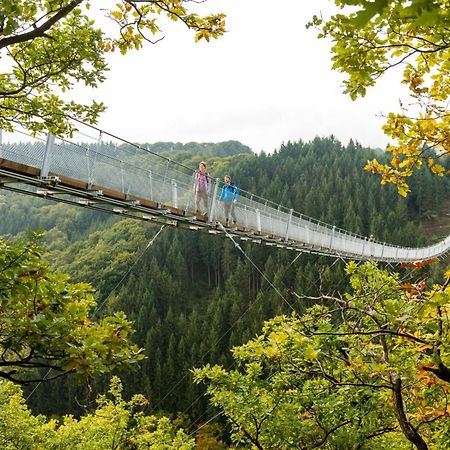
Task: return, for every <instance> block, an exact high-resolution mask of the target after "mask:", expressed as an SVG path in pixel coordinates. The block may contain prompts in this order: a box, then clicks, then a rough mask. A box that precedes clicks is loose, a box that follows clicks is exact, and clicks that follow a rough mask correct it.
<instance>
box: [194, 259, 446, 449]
mask: <svg viewBox="0 0 450 450" xmlns="http://www.w3.org/2000/svg"><path fill="white" fill-rule="evenodd" d="M347 272H348V273H349V274H350V282H351V286H352V292H350V293H348V294H345V295H344V296H341V297H328V296H321V297H318V298H314V299H312V298H309V301H311V300H313V301H314V302H317V304H315V305H314V306H312V307H311V308H310V309H309V310H308V311H307V312H306V313H305V314H304V315H302V316H297V315H295V314H294V315H292V316H290V317H286V316H279V317H276V318H274V319H272V320H270V321H268V322H266V323H265V325H264V328H263V333H262V335H260V336H258V337H257V338H255V339H253V340H251V341H249V342H248V343H247V344H245V345H243V346H241V347H236V348H235V349H234V350H233V353H234V358H235V360H236V364H237V369H235V370H231V371H226V370H225V369H223V368H222V367H220V366H213V367H211V366H206V367H204V368H202V369H199V370H196V371H195V379H196V380H197V382H200V381H206V382H207V385H208V388H207V389H208V394H209V395H210V396H211V401H212V403H213V404H214V405H215V406H218V407H220V408H221V409H222V411H223V413H224V415H225V416H226V418H227V419H228V421H229V423H230V425H231V427H232V430H233V436H232V437H233V439H234V441H235V442H238V443H240V444H242V445H244V446H249V447H250V446H252V445H253V446H255V447H256V448H258V449H269V448H279V449H290V448H302V449H313V448H326V449H342V448H355V449H356V448H366V449H392V448H395V449H405V450H406V449H409V448H411V445H414V446H415V447H416V448H418V449H422V450H425V449H428V448H448V447H449V445H450V441H449V420H448V419H449V415H450V407H449V393H450V386H449V382H450V368H449V367H450V339H449V334H448V328H449V325H450V324H449V321H448V313H449V310H450V287H449V286H448V284H449V283H448V277H450V272H448V273H447V274H446V275H447V282H446V283H445V284H444V285H442V286H434V287H432V288H429V289H428V288H427V287H426V282H424V281H421V282H419V283H416V284H412V283H404V282H401V281H400V279H399V276H398V275H397V274H389V273H388V272H387V271H385V270H381V269H378V268H377V267H376V266H375V265H374V264H373V263H365V264H363V265H361V266H359V267H358V266H357V265H356V264H355V263H350V264H349V265H348V266H347Z"/></svg>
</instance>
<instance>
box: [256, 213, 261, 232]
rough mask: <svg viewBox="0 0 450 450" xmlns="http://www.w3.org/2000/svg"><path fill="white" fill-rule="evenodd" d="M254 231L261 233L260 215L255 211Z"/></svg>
mask: <svg viewBox="0 0 450 450" xmlns="http://www.w3.org/2000/svg"><path fill="white" fill-rule="evenodd" d="M256 229H257V230H258V231H259V232H260V233H261V213H260V212H259V209H257V210H256Z"/></svg>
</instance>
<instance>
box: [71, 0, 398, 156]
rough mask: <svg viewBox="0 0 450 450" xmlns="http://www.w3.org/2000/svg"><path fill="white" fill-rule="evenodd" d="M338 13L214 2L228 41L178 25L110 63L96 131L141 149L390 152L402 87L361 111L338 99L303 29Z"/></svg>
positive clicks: (323, 58)
mask: <svg viewBox="0 0 450 450" xmlns="http://www.w3.org/2000/svg"><path fill="white" fill-rule="evenodd" d="M333 3H334V2H332V0H314V1H300V0H277V1H276V2H274V1H273V0H244V1H243V0H209V1H208V2H206V4H204V5H203V6H202V8H204V9H205V11H208V12H224V13H226V14H227V29H228V33H227V34H226V35H225V36H223V37H222V38H219V39H218V40H214V41H213V42H210V43H206V42H201V43H195V42H194V39H193V33H192V32H190V31H189V30H187V29H185V27H184V25H182V24H181V23H179V24H174V25H170V26H169V27H168V28H166V33H165V38H164V40H162V41H161V42H159V43H158V44H156V45H150V44H149V45H146V46H145V48H144V49H142V50H141V51H139V52H132V53H129V54H127V55H126V56H125V57H123V56H120V55H118V54H114V55H112V57H111V60H110V63H111V71H110V72H109V73H108V75H107V77H108V79H107V81H106V82H105V83H104V85H103V86H102V87H101V88H100V89H99V90H96V91H95V92H93V93H90V94H89V95H90V96H91V97H92V98H95V99H96V100H101V101H103V102H105V103H106V105H107V106H108V110H107V111H106V112H105V113H104V114H103V115H102V117H101V119H100V122H99V125H100V127H101V128H103V129H105V130H106V131H110V132H112V133H114V134H116V135H118V136H121V137H123V138H126V139H129V140H133V141H136V142H149V143H150V142H157V141H174V142H184V143H185V142H189V141H197V142H220V141H225V140H238V141H240V142H242V143H243V144H246V145H248V146H249V147H250V148H251V149H252V150H254V151H255V152H259V151H260V150H264V151H266V152H271V151H273V150H274V149H277V148H279V146H280V145H281V144H282V143H283V142H287V141H289V140H291V141H297V140H299V139H302V140H306V141H308V140H310V139H313V138H314V137H315V136H321V137H324V136H329V135H331V134H333V135H334V136H336V137H337V138H338V139H340V140H341V141H342V142H343V143H344V144H346V143H347V142H348V140H349V139H350V138H353V139H355V140H357V141H358V142H360V143H361V144H362V145H364V146H370V147H383V148H384V147H385V145H386V143H387V142H388V139H387V137H386V136H384V135H383V133H382V131H381V129H380V128H381V125H382V123H383V121H384V120H383V118H382V117H381V115H382V114H383V113H384V114H386V113H387V112H389V111H392V110H396V109H398V97H399V94H398V93H399V80H398V78H396V77H395V76H394V74H392V75H388V76H387V77H386V78H385V79H384V80H381V81H380V82H379V84H378V85H377V87H376V88H373V89H372V90H370V91H369V93H368V95H367V96H366V97H365V98H364V99H360V100H357V101H356V102H352V101H351V100H350V99H349V98H348V97H347V96H345V95H344V94H342V90H343V88H342V80H343V75H341V74H338V73H336V72H333V71H332V70H331V60H330V46H331V45H330V42H327V41H325V40H323V39H321V40H319V39H317V37H316V31H315V30H313V29H309V30H306V29H305V23H306V22H307V21H308V20H309V19H310V18H311V17H312V15H313V14H315V13H316V14H317V13H320V12H323V13H324V15H325V16H327V15H329V13H330V12H331V11H332V10H333V9H332V7H333ZM80 95H86V94H84V93H83V94H80Z"/></svg>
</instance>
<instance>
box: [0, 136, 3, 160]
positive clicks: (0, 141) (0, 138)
mask: <svg viewBox="0 0 450 450" xmlns="http://www.w3.org/2000/svg"><path fill="white" fill-rule="evenodd" d="M1 158H3V131H2V130H0V159H1Z"/></svg>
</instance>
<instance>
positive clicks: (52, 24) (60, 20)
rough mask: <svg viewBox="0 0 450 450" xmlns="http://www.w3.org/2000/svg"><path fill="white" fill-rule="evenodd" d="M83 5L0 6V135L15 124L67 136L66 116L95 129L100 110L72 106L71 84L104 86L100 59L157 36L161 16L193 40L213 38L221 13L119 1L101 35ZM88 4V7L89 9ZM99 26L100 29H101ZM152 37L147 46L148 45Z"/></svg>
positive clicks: (12, 2) (85, 1)
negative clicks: (111, 24) (179, 24)
mask: <svg viewBox="0 0 450 450" xmlns="http://www.w3.org/2000/svg"><path fill="white" fill-rule="evenodd" d="M96 3H97V2H91V1H89V0H46V1H29V0H4V1H2V4H1V6H0V58H1V59H2V65H3V67H6V68H7V71H6V72H5V73H2V74H0V111H1V113H0V129H4V130H5V129H6V130H10V129H11V127H12V125H13V124H14V123H20V124H22V125H24V126H25V127H27V128H28V129H30V130H32V131H40V130H44V131H47V130H49V131H51V132H53V133H55V134H64V133H68V132H70V130H71V129H72V128H71V127H72V126H73V125H71V124H70V122H69V121H68V118H67V116H70V115H71V116H75V117H76V118H78V119H80V120H84V121H86V122H88V123H95V121H96V120H97V118H98V115H99V114H100V113H101V112H102V111H103V110H104V108H105V107H104V105H103V104H101V103H97V102H95V101H93V102H92V103H91V104H90V105H86V104H82V103H79V102H77V101H70V100H67V98H66V97H65V96H64V92H65V91H68V90H70V89H71V88H72V87H73V86H74V85H75V84H77V83H82V84H84V85H86V86H90V87H97V86H98V85H99V83H101V82H103V81H104V80H105V73H106V71H107V70H108V66H107V63H106V60H105V53H106V52H111V51H114V50H115V49H118V50H119V51H120V52H121V53H123V54H125V53H126V52H127V51H128V50H130V49H139V48H141V47H142V45H143V43H144V42H145V41H148V42H156V41H157V40H159V39H161V38H162V34H161V32H162V30H161V28H160V25H159V22H158V19H160V16H167V17H169V18H170V19H171V20H174V21H180V22H183V23H184V24H185V25H186V26H188V27H189V28H191V29H192V30H194V31H195V39H196V40H200V39H206V40H209V39H210V38H217V37H218V36H220V35H221V34H223V32H224V15H223V14H213V15H206V16H204V17H200V16H199V15H198V14H196V13H194V12H192V11H191V10H190V9H188V7H187V6H186V5H187V2H185V1H184V0H162V1H161V0H148V1H131V0H119V1H118V2H116V3H115V5H114V6H113V7H112V8H110V7H109V5H106V4H105V8H106V9H104V10H103V11H104V13H103V14H104V15H106V16H107V17H108V18H109V19H111V20H112V21H113V22H114V24H115V25H116V26H115V27H112V31H111V33H110V34H108V33H106V32H104V31H103V30H102V24H99V22H98V21H97V22H96V21H95V19H101V17H99V16H100V15H101V14H102V11H101V10H98V9H97V10H96V11H95V12H94V9H93V8H94V6H96ZM91 4H92V9H91ZM103 28H104V26H103ZM152 39H153V40H152Z"/></svg>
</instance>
